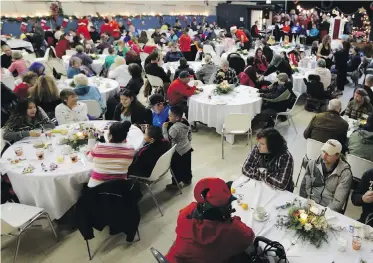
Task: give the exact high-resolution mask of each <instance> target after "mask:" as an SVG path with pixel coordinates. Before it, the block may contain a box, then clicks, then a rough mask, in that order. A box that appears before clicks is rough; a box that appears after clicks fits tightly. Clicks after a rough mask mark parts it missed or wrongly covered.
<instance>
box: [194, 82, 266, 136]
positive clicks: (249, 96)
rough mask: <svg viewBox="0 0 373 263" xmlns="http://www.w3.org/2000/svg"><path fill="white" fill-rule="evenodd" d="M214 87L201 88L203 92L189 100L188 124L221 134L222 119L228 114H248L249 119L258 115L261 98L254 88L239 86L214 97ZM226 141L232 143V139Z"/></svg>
mask: <svg viewBox="0 0 373 263" xmlns="http://www.w3.org/2000/svg"><path fill="white" fill-rule="evenodd" d="M215 87H216V85H205V86H201V88H203V92H201V93H200V94H197V95H193V96H191V97H190V98H189V115H188V120H189V121H190V122H193V121H199V122H202V123H205V124H206V125H207V126H208V127H215V128H216V132H217V133H219V134H221V132H222V127H223V123H224V119H225V117H226V116H227V115H229V114H230V113H248V114H249V115H250V116H251V118H254V117H255V115H256V114H258V113H260V111H261V107H262V98H260V97H258V93H257V89H256V88H253V87H249V86H243V85H240V86H237V87H236V88H235V89H234V91H232V92H231V93H229V94H225V95H215V94H214V92H213V91H214V89H215ZM209 96H211V99H210V98H209ZM227 141H228V142H229V143H233V142H234V137H233V136H232V137H230V136H228V137H227Z"/></svg>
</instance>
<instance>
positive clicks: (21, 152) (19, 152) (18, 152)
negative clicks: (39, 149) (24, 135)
mask: <svg viewBox="0 0 373 263" xmlns="http://www.w3.org/2000/svg"><path fill="white" fill-rule="evenodd" d="M14 152H15V153H16V155H17V156H22V155H23V149H22V147H16V148H15V149H14Z"/></svg>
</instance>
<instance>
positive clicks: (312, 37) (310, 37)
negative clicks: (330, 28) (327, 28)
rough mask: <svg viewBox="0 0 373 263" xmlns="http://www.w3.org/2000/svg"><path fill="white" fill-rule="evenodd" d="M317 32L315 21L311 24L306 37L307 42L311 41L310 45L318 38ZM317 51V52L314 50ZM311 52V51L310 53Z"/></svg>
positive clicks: (318, 32)
mask: <svg viewBox="0 0 373 263" xmlns="http://www.w3.org/2000/svg"><path fill="white" fill-rule="evenodd" d="M319 34H320V31H319V30H318V29H317V25H316V24H315V23H313V24H312V28H311V30H310V32H309V34H308V37H307V42H306V43H307V44H308V45H309V44H311V43H312V46H313V42H315V41H316V39H318V38H319ZM316 53H317V52H316ZM311 54H312V53H311Z"/></svg>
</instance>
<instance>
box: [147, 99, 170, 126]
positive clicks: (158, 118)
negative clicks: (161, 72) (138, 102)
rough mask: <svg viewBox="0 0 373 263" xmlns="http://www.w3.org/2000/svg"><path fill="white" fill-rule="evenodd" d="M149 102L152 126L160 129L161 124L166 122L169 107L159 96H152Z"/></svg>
mask: <svg viewBox="0 0 373 263" xmlns="http://www.w3.org/2000/svg"><path fill="white" fill-rule="evenodd" d="M149 102H150V105H151V106H152V111H153V125H154V126H157V127H160V128H162V125H163V123H165V122H168V112H169V110H170V105H167V102H166V100H165V98H164V97H163V96H162V95H160V94H153V95H152V96H151V97H150V98H149Z"/></svg>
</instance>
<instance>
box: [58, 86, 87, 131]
mask: <svg viewBox="0 0 373 263" xmlns="http://www.w3.org/2000/svg"><path fill="white" fill-rule="evenodd" d="M60 98H61V100H62V103H61V104H60V105H58V106H57V107H56V111H55V116H56V119H57V122H58V124H59V125H62V124H69V123H74V122H79V121H88V108H87V105H86V104H85V103H83V102H80V101H78V96H77V95H76V93H75V91H74V90H72V89H63V90H61V92H60Z"/></svg>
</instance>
